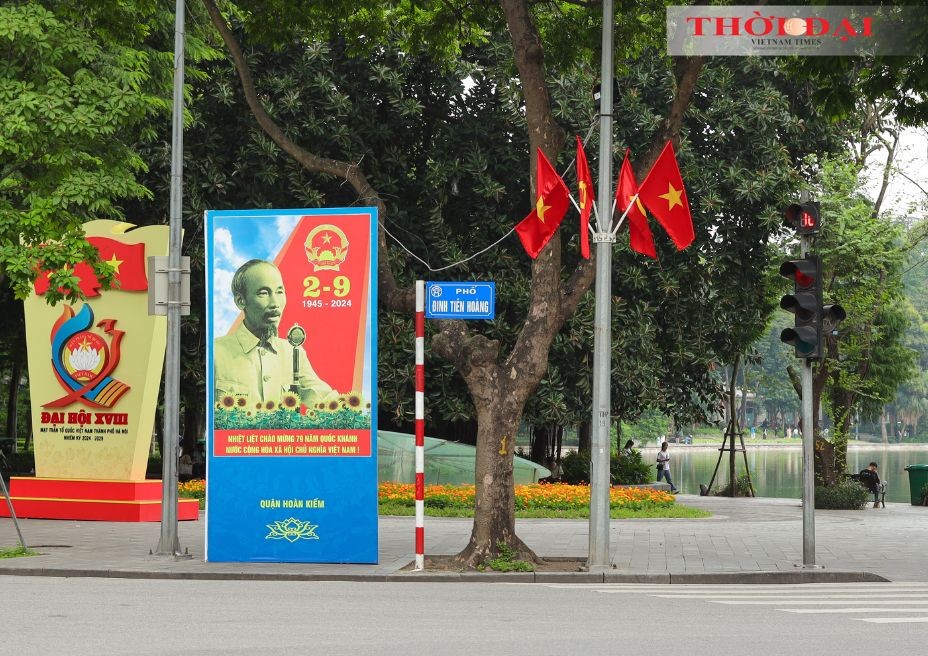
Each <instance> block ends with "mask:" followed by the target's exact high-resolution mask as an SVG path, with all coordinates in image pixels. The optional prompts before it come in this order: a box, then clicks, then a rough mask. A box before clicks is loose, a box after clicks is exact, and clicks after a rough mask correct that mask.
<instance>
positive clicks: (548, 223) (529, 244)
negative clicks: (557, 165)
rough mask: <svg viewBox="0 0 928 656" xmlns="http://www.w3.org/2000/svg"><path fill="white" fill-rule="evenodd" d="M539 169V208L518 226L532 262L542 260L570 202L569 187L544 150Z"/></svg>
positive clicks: (520, 237)
mask: <svg viewBox="0 0 928 656" xmlns="http://www.w3.org/2000/svg"><path fill="white" fill-rule="evenodd" d="M536 168H537V173H536V175H537V176H538V184H536V185H535V190H536V191H535V209H533V210H532V211H531V212H530V213H529V215H528V216H527V217H525V218H524V219H522V221H520V222H519V223H518V224H517V225H516V234H518V235H519V239H520V240H521V241H522V246H523V247H524V248H525V252H526V253H528V256H529V257H530V258H532V259H535V258H536V257H538V254H539V253H540V252H541V249H542V248H544V247H545V244H547V243H548V241H549V240H550V239H551V237H552V236H553V235H554V233H555V232H557V229H558V226H560V225H561V220H562V219H563V218H564V215H565V214H566V213H567V207H568V205H569V203H570V192H569V191H567V185H565V184H564V181H563V180H562V179H561V176H559V175H558V174H557V171H555V170H554V167H552V166H551V162H549V161H548V158H547V157H545V154H544V153H543V152H541V148H539V149H538V166H537V167H536Z"/></svg>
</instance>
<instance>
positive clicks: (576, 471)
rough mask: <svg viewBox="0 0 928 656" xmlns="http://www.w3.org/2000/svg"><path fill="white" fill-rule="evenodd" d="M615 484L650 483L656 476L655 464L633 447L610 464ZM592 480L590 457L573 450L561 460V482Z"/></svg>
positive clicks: (573, 483)
mask: <svg viewBox="0 0 928 656" xmlns="http://www.w3.org/2000/svg"><path fill="white" fill-rule="evenodd" d="M609 474H610V477H611V479H612V481H611V482H612V484H613V485H636V484H639V483H649V482H651V481H652V480H653V478H654V467H653V465H651V464H649V463H646V462H643V461H642V459H641V452H640V451H638V450H636V449H633V450H632V454H631V455H630V456H626V455H621V456H619V457H617V458H613V459H612V462H611V463H610V465H609ZM589 481H590V458H589V456H587V455H584V454H582V453H580V452H578V451H571V452H570V453H568V454H567V455H566V456H564V458H563V459H562V460H561V482H563V483H567V484H569V485H582V484H584V483H588V482H589Z"/></svg>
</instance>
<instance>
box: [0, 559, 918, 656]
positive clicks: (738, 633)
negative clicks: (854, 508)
mask: <svg viewBox="0 0 928 656" xmlns="http://www.w3.org/2000/svg"><path fill="white" fill-rule="evenodd" d="M0 613H2V617H3V618H4V622H3V626H4V628H3V632H2V638H0V654H16V655H17V656H31V655H34V654H35V655H44V654H68V655H73V656H81V655H83V654H87V655H93V656H108V655H114V656H115V655H119V656H126V655H130V654H131V655H134V656H147V655H155V654H172V655H173V654H190V655H207V654H209V655H223V656H226V655H236V654H249V655H257V654H260V655H265V654H267V655H276V654H281V655H284V654H286V655H287V656H293V655H294V654H325V655H332V656H338V655H342V654H352V655H355V654H358V655H359V654H365V655H366V654H403V655H404V656H408V655H409V654H429V655H441V656H445V655H448V656H456V655H465V654H466V655H468V656H470V655H480V656H484V655H486V656H504V655H510V654H519V655H521V654H525V655H532V656H538V655H539V654H566V655H570V654H651V653H660V654H664V653H669V654H686V655H687V656H701V655H703V654H704V655H706V656H727V655H732V656H745V655H750V654H766V655H771V656H772V655H777V654H790V655H799V656H803V655H805V654H810V655H811V654H815V655H816V656H828V655H830V654H834V655H836V656H837V655H839V654H840V655H847V654H858V653H862V652H864V651H875V652H877V653H881V654H917V653H924V652H925V642H926V635H928V632H926V629H928V626H926V625H928V584H924V583H915V584H901V583H882V584H881V583H872V584H809V585H791V586H789V585H787V586H782V585H759V586H752V585H715V586H685V585H637V586H636V585H625V584H615V585H570V584H507V583H453V584H446V583H363V582H361V583H354V582H255V581H250V582H249V581H170V580H132V579H94V578H78V579H65V578H50V577H49V578H46V577H20V576H3V577H0Z"/></svg>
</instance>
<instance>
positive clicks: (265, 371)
mask: <svg viewBox="0 0 928 656" xmlns="http://www.w3.org/2000/svg"><path fill="white" fill-rule="evenodd" d="M376 236H377V210H376V208H350V209H296V210H244V211H236V210H228V211H209V212H207V213H206V248H207V251H206V262H207V271H206V282H207V285H206V290H207V339H206V344H207V376H206V392H207V407H208V409H209V412H208V418H207V422H208V423H207V428H208V436H207V476H206V559H207V560H209V561H233V562H310V563H348V562H350V563H376V562H377V444H376V419H377V403H376V393H377V383H376V372H377V367H376V362H377V356H376V345H377V335H376V329H377V312H376V307H377V287H376V276H375V274H374V272H375V271H376V270H377V241H376Z"/></svg>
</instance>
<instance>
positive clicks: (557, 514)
mask: <svg viewBox="0 0 928 656" xmlns="http://www.w3.org/2000/svg"><path fill="white" fill-rule="evenodd" d="M415 514H416V509H415V508H414V507H410V506H407V505H403V504H400V503H392V502H382V503H381V504H380V515H382V516H388V515H395V516H399V517H410V516H412V515H415ZM425 514H426V515H428V516H429V517H473V516H474V511H473V508H426V509H425ZM589 516H590V509H589V508H573V509H570V510H554V509H542V508H533V509H530V510H517V511H516V517H517V518H519V519H587V518H589ZM609 516H610V517H611V518H612V519H702V518H704V517H711V516H712V513H710V512H708V511H706V510H700V509H698V508H690V507H688V506H681V505H676V504H675V505H673V506H670V507H669V508H663V507H655V508H648V509H644V510H630V509H628V508H611V509H610V510H609Z"/></svg>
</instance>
